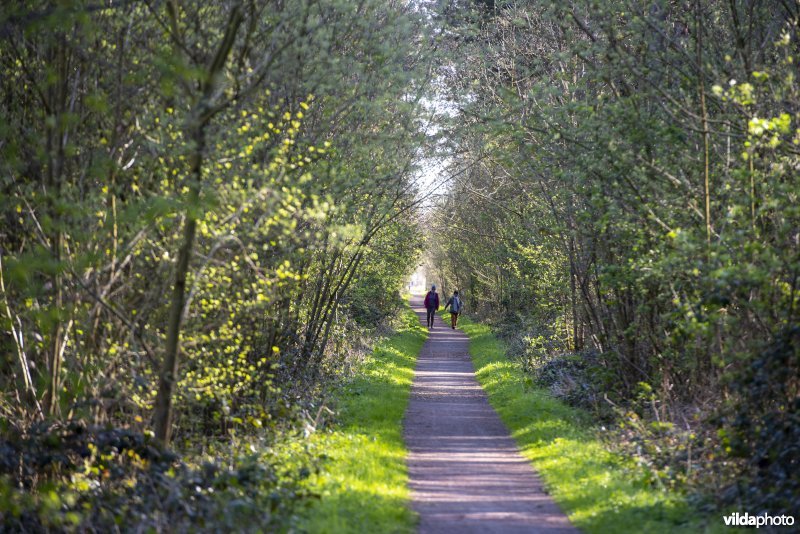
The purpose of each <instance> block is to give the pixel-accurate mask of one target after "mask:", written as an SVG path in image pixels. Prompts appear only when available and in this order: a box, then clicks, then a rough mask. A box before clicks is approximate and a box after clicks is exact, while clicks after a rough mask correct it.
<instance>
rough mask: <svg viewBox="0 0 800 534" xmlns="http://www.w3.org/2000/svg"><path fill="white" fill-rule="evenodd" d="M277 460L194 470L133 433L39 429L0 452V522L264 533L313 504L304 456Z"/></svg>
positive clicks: (23, 526) (37, 527)
mask: <svg viewBox="0 0 800 534" xmlns="http://www.w3.org/2000/svg"><path fill="white" fill-rule="evenodd" d="M267 450H268V451H272V449H267ZM273 454H274V453H272V452H268V453H262V454H256V453H251V454H247V455H231V456H232V460H231V461H230V464H229V465H223V464H221V463H217V462H206V463H203V464H202V465H199V466H190V465H188V464H187V463H185V462H184V461H182V460H180V459H179V458H178V457H177V455H175V454H174V453H172V452H170V451H168V450H164V449H162V448H160V447H159V446H158V445H157V444H156V443H155V442H153V441H152V440H151V439H150V438H149V437H148V436H146V435H143V434H141V433H138V432H134V431H132V430H128V429H119V428H98V427H91V426H87V425H85V424H84V423H82V422H77V421H74V422H70V423H67V424H63V425H61V424H49V423H48V424H44V423H43V424H39V425H36V426H34V427H33V428H31V429H30V430H29V431H27V432H25V433H24V434H20V435H18V436H14V435H10V436H7V439H5V440H4V441H2V442H0V516H2V518H3V526H4V529H5V531H10V532H43V531H53V530H55V531H69V530H79V531H97V532H111V531H116V530H119V529H121V530H123V531H125V530H130V529H133V528H134V526H135V529H136V530H145V531H146V530H148V529H152V530H153V531H155V532H162V531H179V532H180V531H184V532H185V531H192V530H212V531H223V530H226V529H230V530H235V531H237V532H242V531H244V532H255V531H262V530H264V529H270V528H272V527H277V526H279V525H283V524H286V523H287V522H288V521H289V520H290V518H291V516H292V513H293V511H294V510H295V508H296V507H297V506H298V505H300V504H301V503H303V502H304V501H306V500H307V499H308V498H310V497H311V496H312V495H311V494H310V493H309V492H308V491H307V490H306V489H304V487H303V480H304V479H305V478H307V477H308V476H309V475H310V473H311V471H312V467H313V466H312V465H311V463H310V460H309V455H308V452H307V451H297V450H295V451H294V453H293V454H294V455H295V457H294V459H293V461H286V458H285V457H284V458H280V459H278V458H275V457H274V456H271V455H273ZM277 460H281V461H280V462H278V461H277ZM279 466H280V467H279Z"/></svg>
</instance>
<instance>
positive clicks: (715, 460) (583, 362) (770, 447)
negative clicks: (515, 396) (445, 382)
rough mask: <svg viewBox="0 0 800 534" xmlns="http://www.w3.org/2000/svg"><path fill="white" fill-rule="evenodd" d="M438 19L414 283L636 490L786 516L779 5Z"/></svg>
mask: <svg viewBox="0 0 800 534" xmlns="http://www.w3.org/2000/svg"><path fill="white" fill-rule="evenodd" d="M451 18H452V20H453V23H452V24H453V25H452V35H451V37H452V38H451V39H450V40H449V46H451V47H452V48H451V50H452V51H453V56H452V57H453V58H454V60H453V64H452V68H450V69H449V70H447V71H446V72H445V74H444V76H445V77H446V78H447V80H448V82H449V85H450V86H451V87H453V88H455V95H454V97H455V98H456V99H457V102H458V105H459V106H460V113H459V114H458V116H457V117H456V118H455V121H454V124H453V135H452V136H451V139H452V141H453V143H454V147H453V148H454V154H456V155H455V156H454V157H453V159H452V160H451V164H452V165H453V168H454V169H455V170H454V176H456V178H455V181H454V183H453V186H452V188H451V190H450V191H449V194H448V195H446V196H445V198H443V199H442V201H441V205H440V209H438V210H436V212H435V216H434V219H435V226H436V229H437V233H436V234H435V235H437V236H439V239H437V240H436V241H435V246H434V247H433V248H432V249H433V251H434V252H433V255H432V258H431V267H432V269H433V271H434V272H436V273H438V276H439V277H440V278H441V279H442V280H443V281H444V283H445V285H446V286H448V287H449V288H454V287H456V288H459V289H461V290H462V291H463V292H464V294H465V297H466V299H467V302H468V306H469V307H471V308H472V309H473V310H479V311H482V312H484V313H486V314H488V315H490V316H492V317H494V318H495V320H496V321H497V322H498V324H499V325H500V327H501V328H504V329H505V330H506V331H508V332H513V333H514V337H515V340H514V343H515V345H516V346H517V352H518V354H520V356H521V357H522V358H524V360H525V363H526V365H527V367H528V368H529V369H530V370H531V372H533V373H534V374H535V375H536V376H537V377H539V378H540V379H542V380H543V381H545V382H546V383H547V384H549V385H551V386H552V387H553V388H554V390H556V391H557V392H558V393H560V394H561V395H563V396H565V397H567V398H570V397H571V398H573V399H575V400H578V401H580V402H582V403H583V404H584V405H585V406H587V407H591V408H595V409H597V410H599V411H606V412H608V411H611V412H614V413H616V414H617V416H618V417H617V420H618V421H621V422H622V423H623V425H624V429H623V431H622V432H621V433H620V434H617V437H620V436H627V437H628V439H627V440H626V441H625V442H626V443H628V444H630V446H631V450H632V451H635V452H637V453H639V454H640V455H641V458H642V461H644V462H647V463H648V464H649V465H650V466H651V468H652V470H653V472H654V475H655V476H654V479H655V480H654V483H658V484H661V483H668V484H678V485H679V486H681V485H682V483H683V482H685V481H689V482H693V483H697V484H699V485H700V486H701V487H705V488H711V489H713V490H714V494H715V495H716V496H718V497H719V498H720V502H721V503H723V504H724V503H734V502H738V503H744V504H749V505H755V506H757V508H750V509H751V510H753V509H758V510H772V511H774V512H789V511H791V510H796V509H797V506H798V504H799V503H800V478H798V473H800V463H799V462H800V456H798V448H797V431H798V430H797V429H798V428H799V426H798V424H800V420H798V417H800V415H798V414H800V411H799V409H800V406H799V405H798V398H800V396H799V395H800V379H799V378H798V377H800V374H799V373H798V368H799V367H800V337H798V304H800V302H799V301H800V292H799V291H798V289H800V288H798V283H799V282H800V280H799V279H798V276H799V275H800V233H798V232H799V231H800V210H799V209H798V206H800V204H798V200H800V198H798V195H800V182H798V176H799V175H800V174H798V168H799V167H800V157H799V156H800V151H798V145H800V128H799V126H800V124H799V123H798V121H800V93H799V92H798V82H797V60H798V59H797V58H798V53H800V34H799V33H798V23H799V22H800V8H798V5H797V4H796V3H794V2H782V1H774V2H772V1H768V2H757V1H753V0H736V1H731V2H728V1H724V2H723V1H703V2H701V1H696V2H666V1H663V2H647V3H645V2H638V1H635V0H614V1H610V2H594V1H588V0H587V1H578V2H548V1H544V2H529V1H519V2H503V3H499V2H498V3H494V4H492V7H490V8H489V9H487V10H482V11H479V12H476V13H474V14H473V17H472V20H471V21H468V22H467V23H465V22H463V21H461V20H458V18H457V17H456V16H455V15H453V16H452V17H451ZM465 95H466V96H465ZM456 171H457V172H456ZM720 488H721V489H722V490H721V491H717V490H719V489H720Z"/></svg>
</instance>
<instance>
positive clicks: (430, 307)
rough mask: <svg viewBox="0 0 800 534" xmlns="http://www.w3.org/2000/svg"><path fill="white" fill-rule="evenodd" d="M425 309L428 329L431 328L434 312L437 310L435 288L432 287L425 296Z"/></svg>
mask: <svg viewBox="0 0 800 534" xmlns="http://www.w3.org/2000/svg"><path fill="white" fill-rule="evenodd" d="M424 304H425V309H426V310H427V312H428V328H433V320H434V318H435V317H436V310H438V309H439V293H437V292H436V286H435V285H432V286H431V290H430V291H428V294H427V295H425V302H424Z"/></svg>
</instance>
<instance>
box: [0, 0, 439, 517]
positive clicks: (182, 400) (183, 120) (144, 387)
mask: <svg viewBox="0 0 800 534" xmlns="http://www.w3.org/2000/svg"><path fill="white" fill-rule="evenodd" d="M424 31H426V25H425V24H423V23H422V22H421V15H420V14H419V13H418V12H416V11H415V10H414V9H413V8H412V7H411V6H409V5H407V3H406V2H402V1H397V2H395V1H390V2H386V1H383V0H380V1H377V0H374V1H373V0H367V1H364V2H349V1H347V0H300V1H291V2H281V1H271V0H265V1H227V0H223V1H218V2H177V1H171V0H170V1H164V2H162V1H155V2H149V1H144V2H87V1H83V0H74V1H68V2H57V3H52V2H39V1H14V2H5V3H4V5H3V9H2V13H0V34H2V40H0V106H1V107H2V110H1V111H0V217H2V223H1V224H0V261H1V262H2V265H1V266H0V274H1V275H2V278H0V281H1V282H2V284H1V285H0V292H1V293H2V295H1V296H0V297H1V301H0V312H2V313H0V316H1V318H0V355H1V356H0V381H2V388H0V413H2V421H3V423H2V433H3V435H4V436H5V437H6V438H8V439H10V440H11V441H9V442H8V444H7V445H5V446H4V448H3V450H2V455H3V458H2V463H1V464H0V465H2V476H3V477H4V478H3V479H2V484H0V491H1V492H2V497H1V498H0V515H2V516H4V517H12V516H13V517H15V518H17V521H19V523H18V524H17V526H20V525H25V524H28V525H29V526H30V528H32V529H34V530H35V529H36V527H35V525H36V522H33V523H31V522H30V520H31V518H39V519H38V521H40V524H41V525H44V526H48V525H49V526H59V525H62V526H63V525H65V524H80V525H83V526H82V528H96V529H99V530H105V527H106V526H108V524H111V523H113V522H115V521H116V522H117V523H118V524H130V522H131V521H135V516H136V514H142V513H144V512H143V511H146V510H152V511H154V512H153V513H154V514H156V512H155V511H156V510H162V511H163V513H161V512H159V513H158V514H156V515H155V516H153V518H152V522H151V523H147V522H144V523H143V525H150V526H153V527H155V528H158V529H161V528H164V525H172V526H176V525H183V524H184V523H183V522H186V521H188V522H189V523H190V524H195V525H198V526H202V525H206V526H208V525H209V524H211V522H212V521H215V520H216V519H214V517H216V516H217V515H221V516H225V517H228V516H230V514H233V515H232V517H235V516H237V514H238V516H239V519H243V518H245V517H251V519H252V524H253V525H258V524H261V525H262V526H261V527H260V528H265V525H266V524H267V523H264V522H263V521H264V517H263V515H264V514H268V515H269V514H270V513H271V511H274V510H277V509H279V508H281V507H282V506H283V505H282V504H276V505H275V506H272V507H270V506H266V507H265V504H264V502H262V500H263V499H264V498H267V497H268V496H269V495H270V494H272V493H273V492H272V490H269V488H270V487H275V488H277V489H275V492H274V494H275V495H276V496H277V497H276V498H279V497H281V495H283V494H282V493H281V491H283V490H280V488H282V487H284V486H286V484H284V483H283V482H281V480H284V479H286V480H289V481H290V483H287V484H288V485H289V487H291V486H292V484H294V482H291V481H292V480H295V479H296V478H297V476H299V475H291V476H289V475H287V476H288V478H286V477H284V476H283V475H280V474H279V473H278V474H275V473H273V471H272V469H273V467H271V466H270V465H269V463H267V464H266V465H261V466H256V467H253V466H255V465H256V464H253V463H252V462H250V461H249V460H247V458H246V457H245V456H244V455H241V454H240V451H239V449H241V448H244V449H245V450H246V447H245V446H244V445H243V442H240V441H239V437H242V436H250V437H252V438H254V439H255V438H258V439H259V440H261V442H262V443H266V444H269V443H273V442H278V441H280V439H279V437H280V435H281V433H282V432H283V431H282V430H281V429H282V428H283V427H285V426H287V424H288V423H289V422H291V421H293V420H297V419H302V418H303V417H305V416H306V415H305V414H307V413H313V412H315V411H316V410H318V409H319V403H320V402H322V400H321V399H322V397H323V390H324V388H325V385H326V383H327V382H326V381H327V380H328V379H329V378H330V377H331V376H332V375H335V374H336V373H338V372H340V370H341V368H342V367H343V366H342V363H343V359H345V358H346V357H347V354H348V350H349V348H348V343H350V340H352V339H355V338H357V337H358V335H357V334H358V332H360V331H361V330H363V329H365V328H366V329H369V328H372V327H374V326H375V325H376V324H377V322H378V321H380V320H381V319H382V318H383V317H384V316H385V315H386V313H382V312H379V313H376V312H375V310H374V307H377V306H382V307H383V309H384V310H387V309H390V307H389V306H388V305H389V304H392V303H394V302H395V299H396V296H395V295H397V291H398V289H399V287H400V285H401V281H402V280H403V278H404V277H405V275H406V273H407V272H408V270H409V269H411V268H413V266H414V265H413V264H414V262H415V261H416V256H417V254H418V251H419V248H420V237H419V232H418V230H417V228H416V226H415V224H414V218H413V215H414V209H415V206H416V204H417V202H418V200H417V198H416V192H415V189H414V184H413V177H414V173H415V169H416V160H417V159H418V158H419V150H418V149H419V147H420V146H421V145H422V144H423V143H424V142H425V135H424V133H423V129H422V126H421V124H422V123H421V121H420V112H421V106H420V98H421V96H422V94H423V92H424V90H425V88H426V80H427V77H426V76H427V73H426V69H427V64H428V57H427V55H428V53H429V50H428V42H427V41H426V39H425V36H424ZM371 303H373V304H371ZM65 425H66V426H65ZM43 429H44V430H43ZM64 429H66V430H64ZM75 429H89V430H86V431H85V432H84V431H81V432H78V431H77V430H75ZM108 432H112V433H113V432H123V434H124V435H123V434H121V435H120V437H119V438H118V439H120V440H123V442H124V443H123V442H120V443H116V442H114V443H112V444H109V441H108V439H110V438H107V433H108ZM286 432H288V430H287V431H286ZM78 434H80V439H78V437H77V435H78ZM115 435H116V434H115ZM104 436H105V437H104ZM126 436H127V437H126ZM12 438H13V439H12ZM40 438H41V439H40ZM114 439H117V438H114ZM215 439H218V440H219V441H221V442H224V443H229V444H231V443H232V446H231V451H233V452H231V451H228V452H227V453H226V452H224V450H223V449H220V448H219V445H217V446H216V447H217V449H216V452H214V451H215V449H213V445H208V446H206V445H205V444H204V443H205V442H207V441H210V442H213V441H214V440H215ZM130 440H133V441H132V442H130ZM112 441H113V440H112ZM101 442H102V443H105V444H106V445H105V446H101V445H100V443H101ZM171 442H172V443H173V444H174V445H175V447H176V448H177V449H178V450H181V451H184V452H187V454H188V453H190V452H191V453H193V454H194V453H198V454H199V455H198V454H195V455H194V456H187V457H186V461H190V462H194V463H195V464H197V463H198V462H199V460H197V458H209V459H211V460H213V459H214V458H213V457H214V456H215V455H216V454H220V455H223V456H224V458H222V460H223V461H222V463H221V464H220V465H217V466H211V467H208V468H200V467H198V466H196V465H195V466H194V467H188V466H186V465H184V464H183V463H182V461H181V460H180V459H179V458H178V457H172V456H169V457H168V458H169V460H163V461H162V460H161V459H163V458H164V456H163V455H164V454H167V452H166V450H165V449H164V446H165V445H168V444H170V443H171ZM41 443H44V444H45V445H47V447H50V448H51V449H52V451H50V449H47V451H50V452H44V453H42V454H43V455H44V456H45V458H43V459H42V461H41V462H39V461H38V460H36V461H34V457H36V455H37V454H38V453H37V452H36V451H40V450H41V447H40V444H41ZM104 447H105V448H104ZM151 449H152V451H153V452H152V456H153V457H152V458H151V457H150V456H148V454H151V453H150V452H148V451H151ZM53 451H61V452H58V455H57V456H53V455H54V454H56V453H55V452H53ZM237 451H238V452H237ZM200 453H202V454H200ZM290 456H291V455H290ZM300 456H303V455H302V454H301V455H300ZM239 457H241V459H240V460H237V459H236V458H239ZM59 458H60V459H59ZM154 458H157V459H158V460H156V459H154ZM164 462H166V463H164ZM248 462H250V463H248ZM262 463H263V462H262ZM111 464H113V465H114V466H116V467H115V468H114V469H117V470H116V471H115V470H114V469H111V468H110V467H109V465H111ZM251 464H252V465H251ZM21 465H22V466H25V469H22V470H20V469H19V466H21ZM250 467H253V469H255V471H253V470H250V471H247V470H248V469H250ZM30 469H34V471H35V472H29V470H30ZM109 469H110V471H109ZM276 469H277V468H276ZM198 470H199V471H198ZM243 470H244V471H247V473H249V474H246V475H242V474H241V473H242V472H243ZM259 470H260V471H259ZM256 471H258V473H256ZM261 471H263V472H261ZM298 472H299V471H298ZM104 473H111V474H110V475H106V474H104ZM240 475H241V476H240ZM165 477H166V478H165ZM248 477H249V478H248ZM84 479H86V480H87V482H82V481H83V480H84ZM134 486H135V487H136V488H138V489H135V490H131V488H134ZM262 486H263V487H262ZM144 487H148V488H150V491H149V492H145V491H144V490H143V489H142V488H144ZM195 487H196V488H199V489H198V490H197V492H196V493H197V494H196V495H195V494H193V493H192V492H194V491H195V489H194V488H195ZM64 488H68V489H64ZM215 491H216V496H215V497H213V498H217V499H219V501H220V502H222V503H229V504H230V505H231V506H233V505H237V504H236V503H237V502H238V503H239V505H241V506H242V510H241V513H239V512H237V511H236V510H223V511H222V512H220V511H218V510H216V508H214V507H213V506H210V505H209V504H208V503H207V501H208V500H210V499H212V495H211V493H213V492H215ZM137 492H138V493H139V494H140V495H139V497H137V499H139V500H136V499H134V500H136V503H135V504H134V503H131V504H130V507H127V505H125V506H122V504H120V503H126V502H128V501H130V500H131V499H133V494H134V493H137ZM73 493H74V495H73V497H70V498H69V499H67V498H66V496H67V495H72V494H73ZM289 493H291V494H292V495H294V496H295V497H302V495H301V493H302V492H294V491H293V490H291V489H290V490H287V493H286V494H287V495H288V494H289ZM189 494H192V496H191V499H190V500H191V501H192V502H193V503H195V504H196V506H194V505H192V504H189V501H188V500H187V499H189ZM235 494H241V495H240V496H239V497H237V496H236V495H235ZM50 495H61V498H60V499H56V500H55V501H53V500H52V499H51V498H50ZM265 496H266V497H265ZM89 497H93V498H94V499H95V500H93V501H91V502H89V500H90V499H89ZM290 497H291V496H289V497H287V499H288V500H287V502H290V501H291V499H292V498H293V497H291V498H290ZM142 499H143V500H142ZM176 499H177V501H175V502H180V501H186V502H187V504H186V509H185V510H184V511H183V512H182V515H181V517H180V519H176V518H175V517H176V516H174V515H171V514H178V513H179V512H180V510H177V509H176V510H172V511H171V512H170V511H169V510H165V509H164V508H162V506H161V504H163V506H165V507H168V506H169V505H170V502H173V500H176ZM112 501H113V502H116V503H117V504H119V506H115V505H113V503H112ZM110 503H111V504H110ZM159 503H161V504H159ZM231 503H232V504H231ZM225 506H228V504H226V505H225ZM107 508H113V509H114V511H113V512H110V513H109V514H110V515H108V514H106V515H104V512H103V510H104V509H107ZM218 512H219V513H218ZM223 512H224V513H223ZM251 512H252V513H251ZM7 514H10V515H7ZM109 521H110V522H111V523H109ZM142 521H143V520H142ZM175 521H178V522H177V523H176V522H175ZM220 521H221V520H220ZM226 521H227V519H226ZM218 524H219V526H218V527H216V528H217V529H221V528H224V525H225V522H224V521H222V522H219V523H218ZM20 528H22V527H20ZM176 528H177V527H176ZM187 528H188V527H187ZM241 528H245V527H241Z"/></svg>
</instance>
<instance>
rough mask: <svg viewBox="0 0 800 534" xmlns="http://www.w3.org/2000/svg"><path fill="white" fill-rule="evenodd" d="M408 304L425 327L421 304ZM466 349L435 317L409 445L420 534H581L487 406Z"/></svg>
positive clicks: (411, 408) (421, 362) (417, 383)
mask: <svg viewBox="0 0 800 534" xmlns="http://www.w3.org/2000/svg"><path fill="white" fill-rule="evenodd" d="M411 305H412V307H413V308H414V311H415V312H416V313H417V315H418V316H419V318H420V321H422V322H424V321H425V310H424V308H423V307H422V298H421V297H413V298H412V300H411ZM468 346H469V340H468V338H467V336H466V335H465V334H464V333H463V332H461V331H460V330H452V329H451V328H450V325H449V324H445V322H443V321H442V320H441V319H440V318H439V317H437V318H436V323H435V325H434V328H433V329H432V330H431V332H430V336H429V337H428V340H427V341H426V342H425V345H424V347H423V348H422V351H421V352H420V355H419V358H418V360H417V367H416V370H415V374H414V384H413V386H412V391H411V398H410V401H409V405H408V410H407V412H406V416H405V441H406V444H407V446H408V449H409V455H408V460H407V463H408V471H409V483H410V487H411V490H412V507H413V509H414V510H415V511H416V512H417V513H418V514H419V516H420V522H419V531H420V532H421V533H422V534H427V533H440V532H442V533H444V532H464V533H467V532H491V533H500V532H502V533H506V532H527V533H531V532H534V533H538V532H541V533H555V532H559V533H561V532H565V533H566V532H577V529H575V528H574V527H573V526H572V525H571V524H570V522H569V520H568V519H567V516H566V515H564V513H563V512H562V511H561V509H560V508H559V507H558V505H557V504H556V503H555V502H554V501H553V500H552V499H551V498H550V497H549V496H548V495H547V493H546V492H545V490H544V487H543V485H542V482H541V480H540V479H539V477H538V476H537V475H536V473H535V472H534V470H533V468H532V467H531V465H530V464H529V463H528V461H527V460H526V459H525V458H523V457H522V455H521V454H520V453H519V450H518V448H517V446H516V444H515V443H514V441H513V439H512V438H511V436H510V434H509V432H508V429H507V428H506V427H505V425H504V424H503V423H502V422H501V420H500V418H499V417H498V415H497V413H496V412H495V411H494V409H493V408H492V407H491V405H490V404H489V401H488V399H487V396H486V393H485V392H484V391H483V389H482V388H481V386H480V385H479V384H478V382H477V381H476V379H475V371H474V368H473V364H472V361H471V360H470V357H469V353H468Z"/></svg>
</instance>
